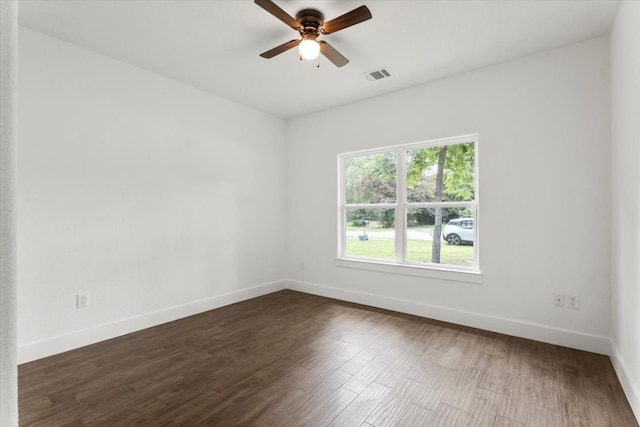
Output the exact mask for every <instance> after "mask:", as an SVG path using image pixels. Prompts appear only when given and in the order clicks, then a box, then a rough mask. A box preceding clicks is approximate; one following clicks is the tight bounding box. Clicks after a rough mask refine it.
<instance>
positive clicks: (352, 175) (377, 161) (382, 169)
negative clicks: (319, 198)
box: [345, 153, 396, 203]
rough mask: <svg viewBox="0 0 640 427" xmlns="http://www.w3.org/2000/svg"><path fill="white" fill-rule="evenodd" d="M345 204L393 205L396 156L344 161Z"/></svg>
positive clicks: (389, 155) (394, 199)
mask: <svg viewBox="0 0 640 427" xmlns="http://www.w3.org/2000/svg"><path fill="white" fill-rule="evenodd" d="M345 178H346V186H345V193H346V200H347V203H395V201H396V154H395V153H382V154H372V155H368V156H358V157H349V158H347V159H345Z"/></svg>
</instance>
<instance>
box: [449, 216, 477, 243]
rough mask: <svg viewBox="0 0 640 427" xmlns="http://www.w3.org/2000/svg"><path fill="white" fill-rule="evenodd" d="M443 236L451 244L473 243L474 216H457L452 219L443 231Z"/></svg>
mask: <svg viewBox="0 0 640 427" xmlns="http://www.w3.org/2000/svg"><path fill="white" fill-rule="evenodd" d="M442 238H443V239H444V240H446V241H447V243H448V244H450V245H460V244H462V243H469V244H472V245H473V239H474V231H473V218H455V219H452V220H450V221H449V222H448V223H447V224H446V225H445V226H444V230H443V232H442Z"/></svg>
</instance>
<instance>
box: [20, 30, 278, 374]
mask: <svg viewBox="0 0 640 427" xmlns="http://www.w3.org/2000/svg"><path fill="white" fill-rule="evenodd" d="M19 47H20V50H19V68H20V79H19V88H18V93H19V117H20V120H19V130H18V133H19V136H20V143H19V152H18V159H19V164H18V182H19V184H18V195H19V202H18V218H19V219H18V230H19V231H18V234H19V237H18V247H19V252H18V258H19V259H18V270H19V271H20V278H19V280H20V283H19V295H18V300H19V305H18V313H19V315H18V323H19V330H18V344H19V359H20V361H21V362H24V361H27V360H32V359H35V358H39V357H42V356H45V355H48V354H52V353H56V352H59V351H63V350H67V349H69V348H73V347H77V346H80V345H86V344H88V343H90V342H94V341H98V340H101V339H105V338H109V337H112V336H116V335H120V334H124V333H127V332H130V331H132V330H136V329H140V328H144V327H147V326H151V325H155V324H158V323H161V322H164V321H168V320H173V319H175V318H179V317H182V316H185V315H189V314H193V313H196V312H200V311H204V310H206V309H211V308H214V307H217V306H220V305H222V304H228V303H230V302H234V301H238V300H241V299H245V298H249V297H252V296H255V295H259V294H262V293H266V292H271V291H273V290H276V289H281V288H282V287H283V286H284V284H283V282H282V278H283V277H284V275H285V273H284V260H285V257H284V250H283V248H284V247H285V239H284V235H285V227H284V219H283V217H284V210H285V204H284V203H285V198H284V191H285V190H284V187H285V185H284V178H285V176H284V148H285V145H284V131H285V128H284V122H283V121H282V120H280V119H276V118H274V117H271V116H269V115H266V114H263V113H260V112H257V111H255V110H251V109H249V108H246V107H243V106H239V105H237V104H233V103H231V102H228V101H226V100H223V99H220V98H218V97H215V96H213V95H211V94H207V93H204V92H201V91H198V90H195V89H192V88H189V87H187V86H184V85H181V84H178V83H176V82H173V81H170V80H167V79H165V78H162V77H159V76H157V75H154V74H150V73H148V72H146V71H142V70H140V69H137V68H135V67H132V66H129V65H126V64H123V63H121V62H117V61H115V60H112V59H110V58H107V57H104V56H101V55H98V54H95V53H92V52H91V51H88V50H85V49H82V48H79V47H77V46H74V45H71V44H67V43H64V42H62V41H60V40H57V39H54V38H51V37H48V36H45V35H42V34H40V33H37V32H34V31H31V30H27V29H24V28H21V29H20V46H19ZM212 78H214V77H212ZM78 292H86V293H87V294H88V296H89V303H90V304H89V307H88V308H85V309H76V308H75V295H76V293H78Z"/></svg>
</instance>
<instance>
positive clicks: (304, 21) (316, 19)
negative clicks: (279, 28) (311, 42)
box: [296, 9, 324, 39]
mask: <svg viewBox="0 0 640 427" xmlns="http://www.w3.org/2000/svg"><path fill="white" fill-rule="evenodd" d="M296 21H298V22H299V23H300V25H302V29H300V35H301V36H302V37H304V38H309V37H310V38H314V39H315V38H316V36H318V35H319V34H320V27H321V26H322V24H323V23H324V16H323V15H322V13H321V12H320V11H318V10H315V9H303V10H301V11H300V12H298V13H297V15H296Z"/></svg>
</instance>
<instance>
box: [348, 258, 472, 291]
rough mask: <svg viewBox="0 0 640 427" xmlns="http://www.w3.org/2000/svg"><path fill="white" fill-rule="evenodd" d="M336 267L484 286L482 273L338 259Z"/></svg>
mask: <svg viewBox="0 0 640 427" xmlns="http://www.w3.org/2000/svg"><path fill="white" fill-rule="evenodd" d="M336 266H337V267H344V268H354V269H358V270H369V271H378V272H380V273H390V274H402V275H406V276H419V277H428V278H431V279H440V280H450V281H453V282H463V283H473V284H476V285H481V284H482V273H480V272H477V271H464V270H451V269H447V268H434V267H422V266H419V265H407V264H395V263H392V262H381V261H368V260H360V259H345V258H336Z"/></svg>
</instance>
